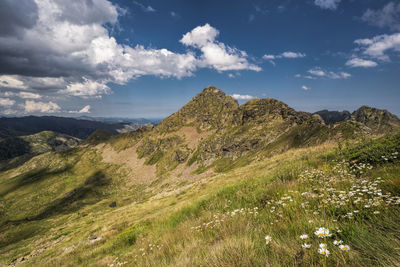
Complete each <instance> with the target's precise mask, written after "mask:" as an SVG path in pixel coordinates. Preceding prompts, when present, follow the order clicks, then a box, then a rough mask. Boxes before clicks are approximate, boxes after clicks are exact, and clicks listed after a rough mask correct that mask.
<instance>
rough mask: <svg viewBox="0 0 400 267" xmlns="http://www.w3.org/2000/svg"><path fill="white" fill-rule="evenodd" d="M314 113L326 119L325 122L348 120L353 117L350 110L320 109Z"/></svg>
mask: <svg viewBox="0 0 400 267" xmlns="http://www.w3.org/2000/svg"><path fill="white" fill-rule="evenodd" d="M314 114H318V115H319V116H321V118H322V119H323V120H324V122H325V124H328V125H329V124H335V123H337V122H341V121H348V120H350V118H351V114H350V112H348V111H347V110H343V111H329V110H326V109H324V110H320V111H317V112H315V113H314Z"/></svg>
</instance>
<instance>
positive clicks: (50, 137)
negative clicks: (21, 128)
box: [0, 131, 81, 161]
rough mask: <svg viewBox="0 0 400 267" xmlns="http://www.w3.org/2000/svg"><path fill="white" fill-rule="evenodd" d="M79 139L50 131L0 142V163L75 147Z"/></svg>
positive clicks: (9, 138)
mask: <svg viewBox="0 0 400 267" xmlns="http://www.w3.org/2000/svg"><path fill="white" fill-rule="evenodd" d="M80 142H81V140H80V139H78V138H75V137H72V136H68V135H66V134H59V133H55V132H51V131H43V132H40V133H37V134H32V135H25V136H19V137H8V138H5V139H2V140H0V161H2V160H9V159H12V158H15V157H19V156H23V155H26V154H28V155H29V156H34V155H38V154H42V153H45V152H49V151H62V150H66V149H69V148H72V147H76V146H77V145H78V144H79V143H80Z"/></svg>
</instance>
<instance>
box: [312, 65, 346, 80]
mask: <svg viewBox="0 0 400 267" xmlns="http://www.w3.org/2000/svg"><path fill="white" fill-rule="evenodd" d="M307 72H308V73H310V74H311V75H312V76H311V78H326V79H347V78H350V77H351V74H350V73H347V72H343V71H342V72H333V71H326V70H323V69H321V68H320V67H315V68H313V69H310V70H308V71H307Z"/></svg>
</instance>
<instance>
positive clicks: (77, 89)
mask: <svg viewBox="0 0 400 267" xmlns="http://www.w3.org/2000/svg"><path fill="white" fill-rule="evenodd" d="M63 92H64V93H65V94H68V95H73V96H80V97H84V98H87V97H94V96H101V95H102V94H110V93H111V89H110V88H109V87H108V86H107V85H105V84H104V83H100V82H95V81H91V80H88V79H85V80H84V81H83V82H81V83H71V84H69V85H68V86H67V89H65V90H63Z"/></svg>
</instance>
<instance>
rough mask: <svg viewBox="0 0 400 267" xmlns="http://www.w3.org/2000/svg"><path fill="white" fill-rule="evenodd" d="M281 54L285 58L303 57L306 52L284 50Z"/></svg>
mask: <svg viewBox="0 0 400 267" xmlns="http://www.w3.org/2000/svg"><path fill="white" fill-rule="evenodd" d="M281 56H282V57H284V58H302V57H305V56H306V54H304V53H296V52H290V51H289V52H283V53H282V55H281Z"/></svg>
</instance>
